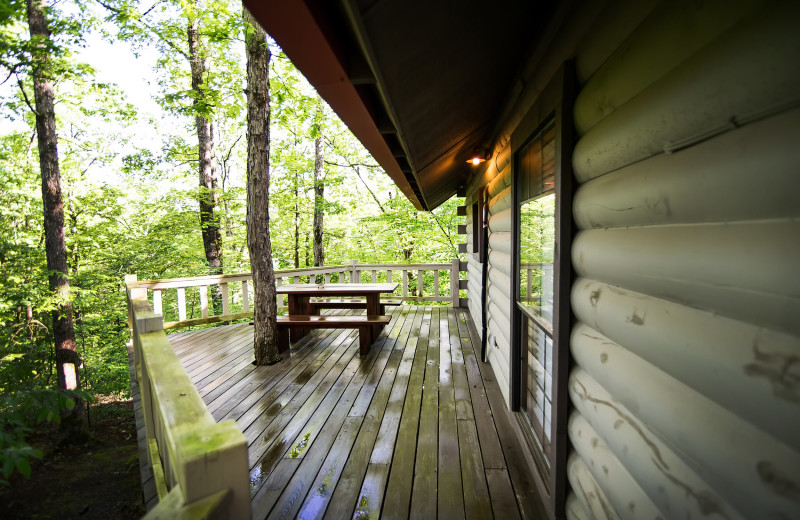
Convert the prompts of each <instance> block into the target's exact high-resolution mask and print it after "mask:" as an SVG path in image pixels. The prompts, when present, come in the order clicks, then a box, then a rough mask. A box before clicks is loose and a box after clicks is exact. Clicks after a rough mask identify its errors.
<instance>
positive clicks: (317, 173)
mask: <svg viewBox="0 0 800 520" xmlns="http://www.w3.org/2000/svg"><path fill="white" fill-rule="evenodd" d="M323 159H324V157H323V155H322V135H318V136H317V138H316V139H314V266H315V267H321V266H323V265H325V251H324V250H323V248H322V233H323V229H324V228H323V216H324V207H325V180H324V179H323V175H322V161H323Z"/></svg>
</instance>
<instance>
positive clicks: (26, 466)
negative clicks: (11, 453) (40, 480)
mask: <svg viewBox="0 0 800 520" xmlns="http://www.w3.org/2000/svg"><path fill="white" fill-rule="evenodd" d="M17 470H19V472H20V473H22V475H23V476H24V477H25V478H31V464H30V462H28V459H26V458H24V457H23V458H19V459H17Z"/></svg>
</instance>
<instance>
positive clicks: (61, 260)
mask: <svg viewBox="0 0 800 520" xmlns="http://www.w3.org/2000/svg"><path fill="white" fill-rule="evenodd" d="M27 12H28V28H29V31H30V35H31V49H30V53H31V62H32V67H31V79H32V80H33V95H34V103H35V115H36V135H37V142H38V145H39V169H40V170H41V175H42V202H43V206H44V237H45V252H46V256H47V270H48V272H49V282H50V289H51V290H52V291H53V292H55V293H56V294H57V304H56V306H55V309H54V310H53V338H54V341H55V347H56V373H57V375H58V387H59V388H60V389H63V390H77V389H79V388H80V385H81V378H80V371H79V367H80V357H79V356H78V350H77V345H76V343H75V329H74V326H73V321H72V303H71V301H70V290H69V276H68V275H69V271H68V266H67V247H66V241H65V238H64V203H63V200H62V197H61V172H60V170H59V164H58V136H57V135H56V113H55V105H54V98H55V93H54V89H53V80H54V78H52V77H51V71H50V67H49V65H50V59H49V54H50V49H51V48H52V41H51V39H50V29H49V27H48V22H47V18H46V17H45V13H44V6H43V2H42V0H27ZM61 424H62V431H64V433H65V434H66V436H67V440H70V438H73V436H75V435H78V434H81V433H82V432H86V431H87V423H86V410H85V406H84V403H83V402H82V401H81V400H78V402H77V403H76V405H75V407H74V408H72V410H69V411H65V412H63V417H62V423H61Z"/></svg>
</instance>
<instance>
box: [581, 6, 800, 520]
mask: <svg viewBox="0 0 800 520" xmlns="http://www.w3.org/2000/svg"><path fill="white" fill-rule="evenodd" d="M756 4H758V3H757V2H751V1H742V2H722V1H715V2H704V3H702V5H700V4H699V3H693V2H662V3H661V4H660V5H659V6H657V7H656V8H655V9H654V10H653V11H652V13H651V14H650V15H648V16H646V17H644V18H642V20H641V23H639V24H638V26H637V27H635V28H634V29H633V30H631V31H627V32H628V33H629V36H628V37H627V38H626V39H625V40H624V41H623V42H622V43H621V45H620V46H619V47H618V48H617V49H616V50H615V51H614V52H613V53H612V54H611V55H609V56H608V57H607V58H606V59H605V60H602V62H601V60H599V59H597V58H593V59H583V60H582V59H581V57H580V56H581V54H582V52H583V51H582V50H579V51H578V59H577V63H578V68H579V73H578V74H579V77H581V78H582V79H583V80H584V81H585V84H584V85H583V86H582V89H581V91H580V93H579V95H578V98H577V100H576V103H575V123H576V128H577V130H578V134H579V136H580V139H579V141H578V142H577V144H576V146H575V152H574V155H573V167H574V169H575V176H576V177H577V179H578V180H579V181H580V182H582V183H583V184H582V185H581V186H580V187H579V188H578V190H577V193H576V195H575V199H574V204H573V212H574V217H575V222H576V224H577V227H578V229H579V230H581V231H579V232H578V234H577V235H576V237H575V239H574V242H573V249H572V260H573V265H574V268H575V270H576V274H577V275H578V276H579V277H580V278H579V279H578V280H577V281H576V283H575V285H574V286H573V291H572V305H573V310H574V311H575V314H576V317H577V319H578V323H577V325H576V327H575V329H574V330H573V334H572V338H571V352H572V356H573V362H574V365H573V366H574V369H573V371H572V375H571V378H570V396H571V399H572V402H573V405H574V407H575V408H574V412H573V415H572V417H571V419H570V428H569V435H570V440H571V442H572V444H573V453H572V454H571V460H570V464H571V466H570V468H573V467H574V468H576V469H572V471H571V473H574V476H573V475H571V476H570V484H571V487H572V493H574V495H575V499H572V500H571V503H572V506H571V507H568V508H567V516H568V517H569V518H585V517H586V516H587V515H590V516H589V518H591V517H594V518H605V517H612V516H611V515H610V514H609V512H608V511H606V510H605V509H598V507H599V506H600V505H606V506H609V507H611V508H613V510H614V514H615V515H616V516H618V517H619V518H657V517H659V516H660V517H662V518H729V519H734V518H798V517H800V384H798V381H800V364H798V363H795V362H794V361H796V360H797V359H798V358H800V339H798V336H800V320H798V319H797V317H798V316H800V276H797V275H796V269H797V265H798V259H800V222H799V221H798V216H800V195H798V194H800V177H798V175H797V172H798V170H800V154H798V153H797V143H798V142H800V110H797V109H795V108H794V107H797V106H798V102H799V101H800V68H798V67H797V65H796V64H797V63H800V38H798V37H797V35H796V27H797V26H798V22H800V9H798V5H797V3H796V2H794V3H793V2H774V3H770V4H766V5H760V6H757V5H756ZM601 39H602V38H600V37H599V36H597V35H589V36H587V39H586V41H587V42H590V41H600V40H601ZM582 49H583V47H582ZM586 49H587V51H586V52H588V53H591V52H595V51H594V50H591V49H589V48H588V47H586ZM587 62H592V63H602V65H601V66H600V67H599V68H598V69H597V70H596V71H594V72H592V71H590V70H588V67H587V66H586V65H585V64H586V63H587ZM582 64H583V69H581V65H582ZM665 152H668V153H665ZM793 360H794V361H793ZM587 435H588V436H589V438H588V439H587V438H586V436H587ZM578 461H580V463H579V462H578ZM606 469H607V471H608V474H607V473H606ZM586 473H588V475H587V474H586ZM612 473H613V475H614V477H613V478H607V477H606V475H609V476H610V475H611V474H612ZM589 477H591V479H592V480H589ZM587 482H590V483H593V484H596V485H597V488H598V489H599V490H600V493H599V494H598V491H597V490H595V489H591V490H590V489H589V488H587V487H586V483H587ZM581 486H583V487H581ZM587 493H592V496H591V497H590V496H587ZM598 496H600V497H602V500H600V499H598V498H597V497H598ZM645 499H646V500H645ZM648 501H649V502H648ZM575 503H579V504H580V505H581V506H582V508H579V507H577V506H575ZM631 507H634V508H635V512H632V511H631V510H630V508H631Z"/></svg>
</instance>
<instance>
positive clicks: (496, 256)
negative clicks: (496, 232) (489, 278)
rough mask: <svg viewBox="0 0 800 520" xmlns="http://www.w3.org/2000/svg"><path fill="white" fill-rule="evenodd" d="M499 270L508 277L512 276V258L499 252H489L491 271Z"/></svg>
mask: <svg viewBox="0 0 800 520" xmlns="http://www.w3.org/2000/svg"><path fill="white" fill-rule="evenodd" d="M492 269H497V270H499V271H500V272H501V273H503V274H505V275H506V276H509V277H510V276H511V257H510V256H509V255H507V254H505V253H501V252H499V251H491V250H490V251H489V270H490V271H491V270H492Z"/></svg>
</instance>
